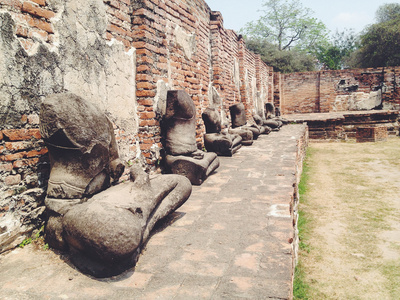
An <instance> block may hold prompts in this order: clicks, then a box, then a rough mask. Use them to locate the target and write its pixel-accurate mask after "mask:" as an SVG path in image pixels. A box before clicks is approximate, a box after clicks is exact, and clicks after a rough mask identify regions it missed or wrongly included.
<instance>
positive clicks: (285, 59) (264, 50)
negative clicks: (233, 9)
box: [246, 38, 316, 73]
mask: <svg viewBox="0 0 400 300" xmlns="http://www.w3.org/2000/svg"><path fill="white" fill-rule="evenodd" d="M246 46H247V47H248V48H249V49H250V50H252V51H253V52H255V53H257V54H260V55H261V59H262V60H263V61H264V62H265V63H266V64H267V65H269V66H271V67H274V70H275V71H276V72H282V73H292V72H304V71H314V70H315V66H316V60H315V58H314V57H313V56H312V55H310V54H307V53H305V52H303V51H299V50H296V49H293V50H290V51H281V50H279V48H278V46H277V45H274V44H272V43H270V42H268V41H267V40H266V39H260V38H258V39H257V38H246Z"/></svg>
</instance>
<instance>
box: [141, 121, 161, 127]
mask: <svg viewBox="0 0 400 300" xmlns="http://www.w3.org/2000/svg"><path fill="white" fill-rule="evenodd" d="M155 125H158V122H157V121H156V120H154V119H152V120H141V121H140V122H139V126H141V127H144V126H155Z"/></svg>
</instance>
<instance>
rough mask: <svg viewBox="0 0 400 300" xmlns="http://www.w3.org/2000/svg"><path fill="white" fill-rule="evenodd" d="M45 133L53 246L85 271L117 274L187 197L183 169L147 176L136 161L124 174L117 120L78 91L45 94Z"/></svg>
mask: <svg viewBox="0 0 400 300" xmlns="http://www.w3.org/2000/svg"><path fill="white" fill-rule="evenodd" d="M40 132H41V134H42V137H43V139H44V141H45V142H46V144H47V146H48V149H49V156H50V164H51V170H50V178H49V183H48V189H47V197H46V199H45V204H46V208H47V211H48V216H49V220H48V222H47V224H46V228H45V235H46V240H47V242H48V243H49V245H50V246H51V247H53V248H57V249H62V250H70V252H71V254H72V255H71V259H72V260H73V262H74V263H75V264H76V265H77V267H78V268H80V269H81V270H82V271H83V272H85V273H89V274H91V275H93V276H96V277H107V276H112V275H116V274H118V273H120V272H122V271H124V270H125V269H127V268H129V267H131V266H133V265H134V264H135V262H136V259H137V256H138V254H139V253H140V250H141V245H142V244H143V243H144V242H145V241H146V240H147V239H148V237H149V234H150V231H151V230H152V228H153V227H154V225H155V223H156V222H157V221H159V220H161V219H162V218H164V217H165V216H167V215H168V214H170V213H171V212H173V211H174V210H176V209H177V208H178V207H179V206H181V205H182V204H183V203H184V202H185V201H186V200H187V199H188V198H189V196H190V194H191V190H192V186H191V184H190V182H189V180H188V179H187V178H185V177H183V176H179V175H160V176H158V177H155V178H154V179H151V180H150V178H149V176H148V174H146V173H145V172H144V171H143V169H142V168H141V166H139V165H138V164H134V166H133V167H131V169H130V171H129V174H130V180H129V181H128V182H124V183H117V181H118V179H119V178H120V176H121V175H122V173H123V172H124V168H125V167H124V164H123V162H122V161H121V160H120V159H119V156H118V148H117V144H116V142H115V136H114V131H113V126H112V124H111V122H110V121H109V120H108V118H107V117H106V115H105V114H104V113H103V112H102V111H101V110H99V109H98V108H97V107H96V106H95V105H93V104H91V103H89V102H87V101H85V100H84V99H82V98H81V97H78V96H76V95H74V94H55V95H51V96H49V97H47V98H46V99H45V101H44V102H43V103H42V106H41V111H40Z"/></svg>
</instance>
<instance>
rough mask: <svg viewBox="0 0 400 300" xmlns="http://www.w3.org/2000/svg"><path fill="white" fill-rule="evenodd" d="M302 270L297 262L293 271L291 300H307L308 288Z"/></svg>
mask: <svg viewBox="0 0 400 300" xmlns="http://www.w3.org/2000/svg"><path fill="white" fill-rule="evenodd" d="M305 275H306V274H305V272H304V268H303V266H302V264H301V262H299V263H298V264H297V266H296V269H295V271H294V282H293V299H309V292H308V291H309V290H310V286H309V285H308V284H307V283H305Z"/></svg>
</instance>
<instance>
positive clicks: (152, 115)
mask: <svg viewBox="0 0 400 300" xmlns="http://www.w3.org/2000/svg"><path fill="white" fill-rule="evenodd" d="M139 117H140V119H154V118H155V117H156V114H155V113H154V112H141V113H139Z"/></svg>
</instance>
